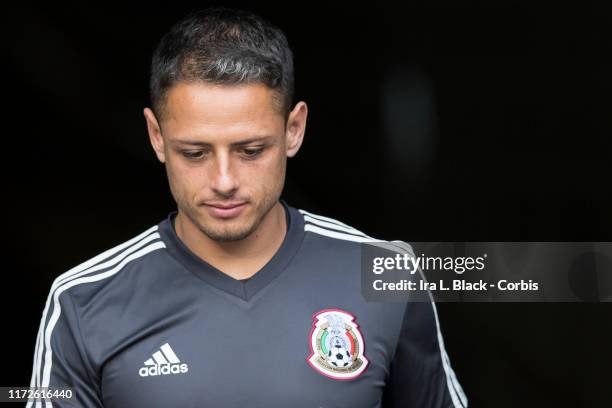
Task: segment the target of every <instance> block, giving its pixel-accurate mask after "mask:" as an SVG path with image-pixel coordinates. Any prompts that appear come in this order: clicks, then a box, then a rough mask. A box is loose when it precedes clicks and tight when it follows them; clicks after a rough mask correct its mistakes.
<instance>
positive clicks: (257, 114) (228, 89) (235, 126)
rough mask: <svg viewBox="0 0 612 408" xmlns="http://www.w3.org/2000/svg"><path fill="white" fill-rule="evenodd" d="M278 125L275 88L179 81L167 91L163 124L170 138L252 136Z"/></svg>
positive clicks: (272, 130) (281, 124)
mask: <svg viewBox="0 0 612 408" xmlns="http://www.w3.org/2000/svg"><path fill="white" fill-rule="evenodd" d="M279 126H284V119H283V116H282V115H281V114H280V113H279V111H278V109H277V107H276V102H275V95H274V91H273V90H272V89H270V88H268V87H266V86H265V85H263V84H259V83H251V84H238V85H217V84H210V83H206V82H179V83H178V84H176V85H174V86H172V87H171V88H170V89H169V90H168V92H167V94H166V103H165V108H164V119H163V124H162V127H163V131H164V133H167V134H168V135H169V136H170V137H181V136H184V137H194V136H207V137H212V136H213V135H220V136H232V135H234V136H240V135H243V136H252V133H274V132H278V130H279ZM247 133H248V134H247Z"/></svg>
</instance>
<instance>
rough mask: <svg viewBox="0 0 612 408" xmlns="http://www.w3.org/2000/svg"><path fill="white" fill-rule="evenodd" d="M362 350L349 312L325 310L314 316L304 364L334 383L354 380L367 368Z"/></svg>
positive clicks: (362, 347) (358, 332)
mask: <svg viewBox="0 0 612 408" xmlns="http://www.w3.org/2000/svg"><path fill="white" fill-rule="evenodd" d="M364 348H365V343H364V341H363V336H362V335H361V332H360V331H359V326H358V325H357V323H356V321H355V316H353V315H352V314H350V313H349V312H346V311H344V310H341V309H325V310H321V311H319V312H317V313H315V314H314V315H313V324H312V330H311V333H310V356H309V357H308V359H307V361H308V364H310V366H311V367H312V368H314V369H315V370H316V371H318V372H319V373H321V374H323V375H325V376H327V377H330V378H334V379H336V380H352V379H354V378H357V377H358V376H360V375H361V374H362V373H363V372H364V371H365V369H366V367H367V366H368V359H367V358H366V356H365V355H364Z"/></svg>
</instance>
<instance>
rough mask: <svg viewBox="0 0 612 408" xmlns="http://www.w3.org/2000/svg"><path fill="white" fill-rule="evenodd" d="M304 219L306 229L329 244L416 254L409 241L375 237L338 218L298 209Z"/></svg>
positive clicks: (314, 236)
mask: <svg viewBox="0 0 612 408" xmlns="http://www.w3.org/2000/svg"><path fill="white" fill-rule="evenodd" d="M298 211H299V213H300V214H301V215H302V217H303V219H304V231H305V232H306V233H307V234H308V233H309V234H311V235H312V237H313V238H314V239H316V240H320V241H322V242H325V243H327V244H329V245H334V244H337V245H345V246H346V245H348V246H353V247H357V248H361V247H363V246H364V244H365V245H366V246H367V247H372V248H378V249H380V250H381V251H391V252H398V253H407V254H409V255H414V252H413V249H412V247H411V246H410V244H408V243H407V242H404V241H399V240H385V239H381V238H375V237H371V236H369V235H367V234H366V233H364V232H362V231H360V230H358V229H356V228H354V227H352V226H350V225H348V224H346V223H344V222H342V221H339V220H337V219H334V218H331V217H326V216H323V215H320V214H315V213H312V212H309V211H306V210H303V209H298Z"/></svg>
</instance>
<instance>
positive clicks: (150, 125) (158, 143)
mask: <svg viewBox="0 0 612 408" xmlns="http://www.w3.org/2000/svg"><path fill="white" fill-rule="evenodd" d="M143 113H144V116H145V119H146V121H147V131H148V132H149V139H150V140H151V146H153V150H155V154H156V155H157V158H158V160H159V161H160V162H162V163H165V162H166V153H165V150H164V138H163V137H162V134H161V128H160V126H159V122H158V121H157V118H156V117H155V114H154V113H153V111H152V110H151V109H149V108H144V112H143Z"/></svg>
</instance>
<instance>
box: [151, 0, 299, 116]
mask: <svg viewBox="0 0 612 408" xmlns="http://www.w3.org/2000/svg"><path fill="white" fill-rule="evenodd" d="M195 81H204V82H210V83H214V84H228V85H231V84H239V83H262V84H264V85H266V86H267V87H269V88H271V89H273V90H275V91H276V92H275V94H276V97H275V100H276V102H277V103H278V108H279V110H280V111H281V113H283V114H284V115H285V116H286V115H287V114H288V113H289V111H290V110H291V106H292V102H293V92H294V77H293V54H292V52H291V49H290V48H289V43H288V41H287V38H286V37H285V34H284V33H283V32H282V31H281V30H280V29H279V28H277V27H275V26H274V25H272V24H270V23H269V22H267V21H266V20H264V19H263V18H261V17H259V16H257V15H255V14H253V13H251V12H248V11H244V10H233V9H228V8H221V7H215V8H208V9H204V10H197V11H193V12H191V13H190V14H189V15H187V16H186V17H185V18H183V19H182V20H181V21H179V22H178V23H176V24H175V25H174V26H172V28H171V29H170V31H168V32H167V33H166V34H165V35H164V36H163V37H162V39H161V40H160V42H159V44H158V45H157V47H156V49H155V52H154V53H153V58H152V63H151V79H150V83H149V87H150V89H149V90H150V96H151V104H152V108H153V111H154V112H155V115H156V116H157V117H158V118H159V117H160V115H161V114H162V112H163V109H164V107H165V106H164V105H165V96H166V92H167V91H168V90H169V89H170V88H171V87H172V86H173V85H175V84H176V83H177V82H195Z"/></svg>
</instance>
